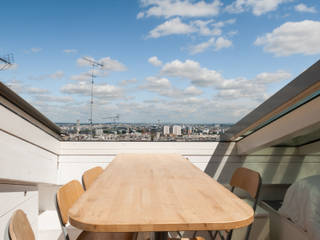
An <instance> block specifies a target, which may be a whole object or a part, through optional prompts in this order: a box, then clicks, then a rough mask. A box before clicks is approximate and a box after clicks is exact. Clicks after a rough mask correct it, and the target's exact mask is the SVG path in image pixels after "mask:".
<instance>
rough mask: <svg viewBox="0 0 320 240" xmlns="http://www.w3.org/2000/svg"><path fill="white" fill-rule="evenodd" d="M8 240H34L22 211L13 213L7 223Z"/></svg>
mask: <svg viewBox="0 0 320 240" xmlns="http://www.w3.org/2000/svg"><path fill="white" fill-rule="evenodd" d="M9 239H10V240H35V239H36V238H35V236H34V233H33V231H32V228H31V226H30V223H29V221H28V218H27V216H26V214H25V213H24V212H23V211H22V210H20V209H19V210H17V211H15V212H14V213H13V215H12V217H11V219H10V223H9Z"/></svg>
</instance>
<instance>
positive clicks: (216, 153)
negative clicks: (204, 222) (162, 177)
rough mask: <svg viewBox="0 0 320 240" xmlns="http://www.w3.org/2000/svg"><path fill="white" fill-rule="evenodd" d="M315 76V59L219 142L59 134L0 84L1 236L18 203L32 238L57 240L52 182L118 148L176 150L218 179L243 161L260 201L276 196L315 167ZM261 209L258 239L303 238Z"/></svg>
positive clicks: (319, 169)
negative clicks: (254, 177) (258, 180)
mask: <svg viewBox="0 0 320 240" xmlns="http://www.w3.org/2000/svg"><path fill="white" fill-rule="evenodd" d="M319 75H320V61H318V62H317V63H316V64H314V65H313V66H312V67H310V68H309V69H308V70H307V71H305V72H304V73H302V74H301V75H300V76H298V77H297V78H296V79H295V80H293V81H292V82H291V83H289V84H288V85H287V86H286V87H284V88H283V89H282V90H280V91H279V92H278V93H276V94H275V95H274V96H272V97H271V98H270V99H268V100H267V101H266V102H265V103H263V104H262V105H260V106H259V107H258V108H257V109H255V110H254V111H252V112H251V113H250V114H248V115H247V116H246V117H244V118H243V119H242V120H240V121H239V122H238V123H237V124H236V125H234V126H233V127H232V128H231V129H230V131H228V132H227V134H226V136H225V138H224V139H223V141H221V142H71V141H63V140H62V138H61V137H60V135H59V131H60V130H59V128H58V127H57V126H56V125H55V124H54V123H52V122H51V121H50V120H48V119H47V118H46V117H44V116H43V115H42V114H41V113H39V112H38V111H37V110H36V109H34V108H33V107H32V106H31V105H29V104H28V103H27V102H25V101H24V100H23V99H21V98H20V97H19V96H18V95H16V94H15V93H14V92H12V91H11V90H9V89H8V88H6V87H5V86H4V85H2V84H1V86H0V103H1V106H0V116H1V118H0V144H1V155H0V162H1V168H0V203H1V207H0V209H1V215H0V235H1V236H6V233H7V224H8V220H9V218H10V217H11V215H12V213H13V212H14V211H15V210H16V209H19V208H21V209H23V210H24V211H25V212H26V213H27V215H28V218H29V220H30V222H31V225H32V227H33V230H34V232H35V233H36V235H37V236H38V239H58V238H59V236H60V235H61V230H60V226H59V223H58V222H57V218H56V214H55V207H54V204H53V197H54V193H55V192H56V189H57V188H58V186H60V185H62V184H64V183H66V182H67V181H69V180H72V179H78V180H80V179H81V175H82V173H83V172H84V171H85V170H87V169H89V168H91V167H95V166H101V167H106V166H107V165H108V164H109V163H110V162H111V161H112V159H113V158H114V157H115V156H116V155H117V154H118V153H179V154H181V155H183V156H185V157H187V158H188V159H189V160H190V161H191V162H192V163H193V164H194V165H195V166H196V167H198V168H200V169H201V170H203V171H205V172H206V173H207V174H209V175H210V176H211V177H213V178H215V179H217V180H218V181H219V182H220V183H223V184H227V183H228V182H229V179H230V177H231V174H232V173H233V171H234V170H235V169H236V168H238V167H240V166H244V167H247V168H250V169H253V170H256V171H258V172H259V173H260V174H261V176H262V179H263V188H262V194H261V200H267V201H273V200H281V199H283V197H284V194H285V192H286V189H287V188H288V186H289V185H291V184H292V183H294V182H295V181H297V180H299V179H301V178H304V177H307V176H311V175H317V174H320V158H319V155H320V151H319V149H320V148H319V147H320V141H319V139H320V134H319V129H320V114H318V112H319V109H320V97H319V89H320V84H319V83H320V82H319ZM262 208H263V206H262V207H261V209H262ZM262 211H263V213H261V214H260V217H261V219H260V220H259V219H258V218H257V219H256V220H257V226H256V227H255V230H254V233H253V235H254V234H256V235H254V236H260V237H257V239H262V238H261V236H262V235H263V234H265V232H267V235H269V239H276V238H273V237H272V236H280V235H281V234H282V235H281V236H289V235H290V234H293V233H294V234H295V237H296V238H295V239H306V238H305V234H304V233H303V232H301V231H300V230H299V229H298V230H296V228H295V227H294V225H293V224H291V223H288V222H286V221H285V220H283V219H281V218H279V216H278V215H277V213H276V212H275V211H273V210H272V209H269V208H268V207H264V209H262ZM259 224H260V225H259ZM290 224H291V225H290ZM290 231H291V233H290ZM259 234H260V235H259ZM277 234H278V235H277ZM279 234H280V235H279ZM285 234H289V235H285ZM299 234H300V235H299ZM263 236H265V235H263ZM60 237H61V236H60ZM297 237H298V238H297ZM263 239H265V238H263ZM288 239H289V238H288ZM292 239H293V238H292Z"/></svg>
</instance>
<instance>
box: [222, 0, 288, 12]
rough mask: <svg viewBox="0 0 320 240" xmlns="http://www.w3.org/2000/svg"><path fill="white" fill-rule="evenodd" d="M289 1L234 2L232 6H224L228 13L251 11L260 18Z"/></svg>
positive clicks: (250, 0) (252, 0) (239, 0)
mask: <svg viewBox="0 0 320 240" xmlns="http://www.w3.org/2000/svg"><path fill="white" fill-rule="evenodd" d="M288 1H290V0H236V1H234V2H233V3H232V4H230V5H228V6H226V11H227V12H229V13H241V12H244V11H248V10H251V11H252V13H253V14H254V15H256V16H260V15H262V14H265V13H267V12H270V11H274V10H276V9H277V8H278V6H279V5H280V4H282V3H285V2H288Z"/></svg>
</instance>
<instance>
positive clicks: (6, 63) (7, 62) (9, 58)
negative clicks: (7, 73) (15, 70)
mask: <svg viewBox="0 0 320 240" xmlns="http://www.w3.org/2000/svg"><path fill="white" fill-rule="evenodd" d="M0 62H2V64H1V65H0V71H2V70H5V69H7V68H9V67H10V66H12V64H13V62H14V58H13V54H12V53H10V54H7V55H5V56H3V57H0Z"/></svg>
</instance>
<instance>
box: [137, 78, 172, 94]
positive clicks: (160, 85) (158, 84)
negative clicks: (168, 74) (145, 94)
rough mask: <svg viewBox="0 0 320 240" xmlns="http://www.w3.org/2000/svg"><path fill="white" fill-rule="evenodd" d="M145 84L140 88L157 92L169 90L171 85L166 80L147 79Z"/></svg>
mask: <svg viewBox="0 0 320 240" xmlns="http://www.w3.org/2000/svg"><path fill="white" fill-rule="evenodd" d="M146 81H147V83H146V84H145V85H143V86H142V88H145V89H148V90H151V91H158V90H159V89H170V88H171V83H170V81H169V80H168V79H167V78H158V77H147V78H146Z"/></svg>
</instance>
